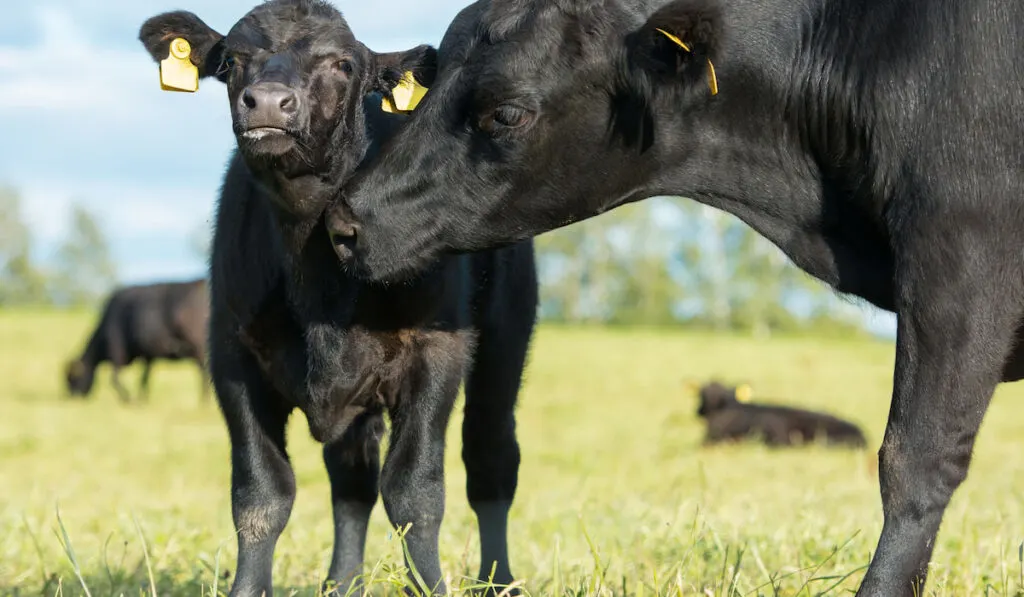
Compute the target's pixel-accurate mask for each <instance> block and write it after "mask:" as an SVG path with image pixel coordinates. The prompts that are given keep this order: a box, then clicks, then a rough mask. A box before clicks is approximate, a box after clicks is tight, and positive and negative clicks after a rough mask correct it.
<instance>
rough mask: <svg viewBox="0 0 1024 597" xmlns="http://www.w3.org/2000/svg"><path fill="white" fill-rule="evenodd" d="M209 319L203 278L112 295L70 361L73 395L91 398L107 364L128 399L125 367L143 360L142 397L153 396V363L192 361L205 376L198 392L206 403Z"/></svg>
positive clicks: (68, 373) (67, 371)
mask: <svg viewBox="0 0 1024 597" xmlns="http://www.w3.org/2000/svg"><path fill="white" fill-rule="evenodd" d="M209 317H210V304H209V297H208V295H207V290H206V281H205V280H193V281H189V282H165V283H162V284H147V285H143V286H126V287H124V288H119V289H117V290H115V291H114V292H112V293H111V294H110V297H109V298H107V301H106V303H105V304H104V306H103V312H102V314H101V315H100V321H99V323H98V324H96V329H95V331H93V333H92V336H91V337H90V338H89V342H88V343H87V344H86V345H85V350H84V351H83V352H82V355H81V356H79V357H78V358H77V359H75V360H73V361H71V362H70V363H68V364H67V367H66V369H65V379H66V381H67V385H68V392H69V393H70V394H71V395H72V396H88V395H89V392H91V391H92V385H93V381H94V380H95V376H96V367H97V366H98V365H99V364H100V363H103V362H109V363H110V365H111V367H113V370H112V372H111V382H112V383H113V385H114V389H115V390H117V394H118V396H119V397H120V398H121V400H122V401H125V402H127V401H128V400H129V399H130V398H129V396H128V390H126V389H125V387H124V386H123V385H121V380H120V378H119V373H120V372H121V369H122V368H124V367H127V366H128V365H130V364H132V362H134V361H135V360H136V359H139V360H141V361H142V366H143V369H142V378H141V380H140V382H139V398H140V399H145V398H148V397H149V373H150V369H151V368H152V366H153V361H155V360H157V359H165V360H169V361H177V360H180V359H192V360H194V361H195V362H196V365H198V366H199V371H200V372H201V374H202V389H201V391H200V395H201V396H202V399H203V400H204V401H205V400H206V399H207V398H208V396H209V390H210V383H209V380H208V376H207V373H206V324H207V321H208V320H209Z"/></svg>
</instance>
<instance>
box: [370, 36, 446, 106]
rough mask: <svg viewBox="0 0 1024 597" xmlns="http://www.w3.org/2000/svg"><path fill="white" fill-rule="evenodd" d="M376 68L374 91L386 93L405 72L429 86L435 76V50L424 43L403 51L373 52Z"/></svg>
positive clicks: (423, 84)
mask: <svg viewBox="0 0 1024 597" xmlns="http://www.w3.org/2000/svg"><path fill="white" fill-rule="evenodd" d="M373 59H374V65H375V68H376V74H377V78H376V82H375V84H374V91H379V92H381V93H384V94H388V93H389V92H390V91H391V90H392V89H394V87H395V86H396V85H398V83H399V82H400V81H401V80H402V76H403V75H404V74H405V73H407V72H412V75H413V78H415V79H416V82H417V83H418V84H420V85H422V86H423V87H426V88H428V89H429V88H430V86H431V85H433V84H434V78H435V77H436V76H437V50H435V49H434V48H433V47H432V46H428V45H426V44H424V45H420V46H416V47H415V48H413V49H411V50H405V51H404V52H387V53H384V54H377V53H374V54H373Z"/></svg>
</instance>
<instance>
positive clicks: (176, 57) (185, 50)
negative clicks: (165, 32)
mask: <svg viewBox="0 0 1024 597" xmlns="http://www.w3.org/2000/svg"><path fill="white" fill-rule="evenodd" d="M191 55H192V46H190V45H189V43H188V41H187V40H185V39H183V38H181V37H177V38H175V39H174V40H173V41H171V52H170V54H168V55H167V58H164V59H163V60H161V61H160V89H163V90H164V91H187V92H189V93H191V92H193V91H195V90H197V89H199V69H198V68H196V65H194V64H192V61H191V60H189V56H191Z"/></svg>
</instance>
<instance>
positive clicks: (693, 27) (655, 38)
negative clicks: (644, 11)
mask: <svg viewBox="0 0 1024 597" xmlns="http://www.w3.org/2000/svg"><path fill="white" fill-rule="evenodd" d="M720 2H721V0H676V1H675V2H671V3H669V4H667V5H665V6H663V7H662V8H660V9H658V11H657V12H655V13H654V14H653V15H651V17H650V18H649V19H648V20H647V22H646V23H644V25H643V26H642V27H641V28H640V29H638V30H637V31H635V32H633V33H632V34H630V35H629V36H628V38H627V41H626V50H627V59H628V60H629V63H630V67H631V69H633V70H639V71H641V73H643V74H645V75H646V76H647V77H649V78H651V79H652V80H653V81H652V82H655V83H666V82H669V81H679V80H680V79H682V80H683V81H684V82H686V83H700V84H701V85H704V89H705V91H710V93H711V94H712V95H714V94H716V93H718V79H717V76H716V73H715V69H714V63H715V60H716V59H717V58H718V51H719V49H720V47H721V37H722V17H721V8H720V7H719V3H720Z"/></svg>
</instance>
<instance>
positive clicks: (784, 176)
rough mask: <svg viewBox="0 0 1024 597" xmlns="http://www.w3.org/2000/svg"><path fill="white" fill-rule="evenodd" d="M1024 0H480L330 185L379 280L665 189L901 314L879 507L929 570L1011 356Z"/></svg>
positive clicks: (1020, 356)
mask: <svg viewBox="0 0 1024 597" xmlns="http://www.w3.org/2000/svg"><path fill="white" fill-rule="evenodd" d="M1022 56H1024V2H1000V1H995V0H797V1H793V0H480V1H478V2H475V3H474V4H472V5H471V6H469V7H467V8H466V9H464V10H463V11H462V12H461V13H460V14H459V15H458V16H457V17H456V19H455V21H454V22H453V23H452V24H451V26H450V27H449V28H448V31H447V33H446V34H445V36H444V39H443V41H442V42H441V46H440V49H439V53H438V59H437V69H436V74H435V76H433V77H431V76H429V73H427V74H424V75H423V76H422V77H421V78H422V82H423V83H424V84H426V85H427V86H428V87H430V91H429V93H427V94H426V97H425V98H424V99H423V101H422V102H421V103H420V105H419V107H418V108H417V109H416V111H415V112H414V113H413V115H412V117H411V118H410V120H409V122H408V124H407V125H406V126H405V127H403V128H402V130H401V131H400V132H399V133H398V134H397V135H396V136H395V138H394V139H392V140H391V141H390V142H389V143H388V144H387V146H386V147H385V148H383V149H382V151H381V152H380V153H379V154H378V155H377V156H376V158H375V159H374V160H373V161H372V162H371V163H368V164H367V165H366V168H365V169H364V170H363V171H362V173H361V174H360V175H359V176H357V177H356V178H355V179H353V181H352V183H351V185H350V186H349V187H348V188H347V189H345V192H344V196H345V198H346V201H347V202H348V204H349V206H348V207H350V208H351V209H352V213H353V215H354V216H355V219H356V223H357V225H358V233H357V237H358V242H357V243H356V245H357V253H358V254H359V255H360V256H361V261H362V265H363V267H364V269H365V270H366V271H367V272H368V273H369V275H370V276H371V277H373V278H376V279H381V278H385V279H387V278H399V277H402V276H404V275H407V273H408V272H411V271H414V270H416V269H418V268H420V267H422V266H423V264H425V263H427V262H429V260H430V259H432V258H433V257H434V256H435V255H437V254H439V253H441V252H443V251H445V250H453V251H467V250H479V249H483V248H487V247H494V246H499V245H503V244H505V243H509V242H513V241H517V240H519V239H524V238H528V237H530V236H534V235H537V234H540V233H542V232H545V231H547V230H551V229H554V228H557V227H559V226H564V225H566V224H569V223H572V222H575V221H579V220H582V219H585V218H588V217H591V216H594V215H597V214H600V213H602V212H606V211H608V210H610V209H613V208H615V207H616V206H618V205H622V204H625V203H629V202H632V201H638V200H642V199H645V198H647V197H651V196H657V195H679V196H684V197H691V198H693V199H695V200H697V201H700V202H702V203H705V204H707V205H710V206H712V207H715V208H718V209H721V210H724V211H726V212H729V213H731V214H733V215H735V216H737V217H739V218H740V219H741V220H743V221H744V222H746V223H747V224H749V225H750V226H751V227H752V228H754V229H755V230H756V231H758V232H759V233H761V234H762V235H763V236H765V237H766V238H767V239H768V240H770V241H771V242H773V243H775V244H776V245H778V246H779V247H780V248H781V249H782V250H783V251H784V252H785V253H786V254H787V255H788V256H789V258H790V259H792V261H793V262H794V263H795V264H796V265H798V266H799V267H801V268H803V269H804V270H805V271H807V272H808V273H810V274H811V275H814V276H816V277H817V278H819V279H821V280H823V281H824V282H826V283H827V284H829V285H831V286H832V287H834V288H835V289H836V290H838V291H840V292H843V293H850V294H854V295H857V296H860V297H862V298H864V299H866V300H868V301H870V302H872V303H874V304H875V305H877V306H879V307H882V308H884V309H889V310H892V311H894V312H895V313H896V314H897V319H898V325H897V327H898V331H897V340H896V366H895V376H894V383H893V391H892V406H891V410H890V414H889V418H888V425H887V428H886V432H885V436H884V438H883V441H882V445H881V449H880V451H879V477H880V479H879V480H880V485H881V497H882V505H883V512H884V525H883V528H882V534H881V537H880V538H879V542H878V549H877V550H875V551H874V555H873V557H872V561H871V565H870V566H869V568H868V570H867V573H866V575H865V576H864V579H863V581H862V584H861V586H860V589H859V591H858V593H857V594H858V595H859V596H860V597H868V596H872V597H876V596H911V595H915V594H920V593H923V591H924V586H925V580H926V577H927V574H928V563H929V561H930V559H931V555H932V550H933V548H934V546H935V538H936V534H937V533H938V530H939V525H940V523H941V522H942V517H943V513H944V512H945V510H946V506H947V505H948V503H949V500H950V498H951V497H952V495H953V493H954V491H955V490H956V488H957V487H959V486H960V484H961V483H962V482H963V480H964V478H965V477H966V476H967V471H968V467H969V464H970V461H971V456H972V452H973V448H974V442H975V438H976V436H977V432H978V428H979V426H980V425H981V421H982V418H983V417H984V414H985V412H986V410H987V409H988V406H989V402H990V399H991V397H992V394H993V391H994V389H995V386H996V384H997V383H999V382H1000V380H1002V381H1012V380H1018V379H1021V378H1022V377H1024V343H1022V342H1021V340H1022V339H1024V327H1022V319H1024V251H1022V249H1021V242H1020V236H1021V231H1022V230H1024V203H1022V195H1024V162H1022V157H1021V156H1024V118H1022V117H1021V115H1022V114H1024V68H1022V67H1021V61H1022Z"/></svg>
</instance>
